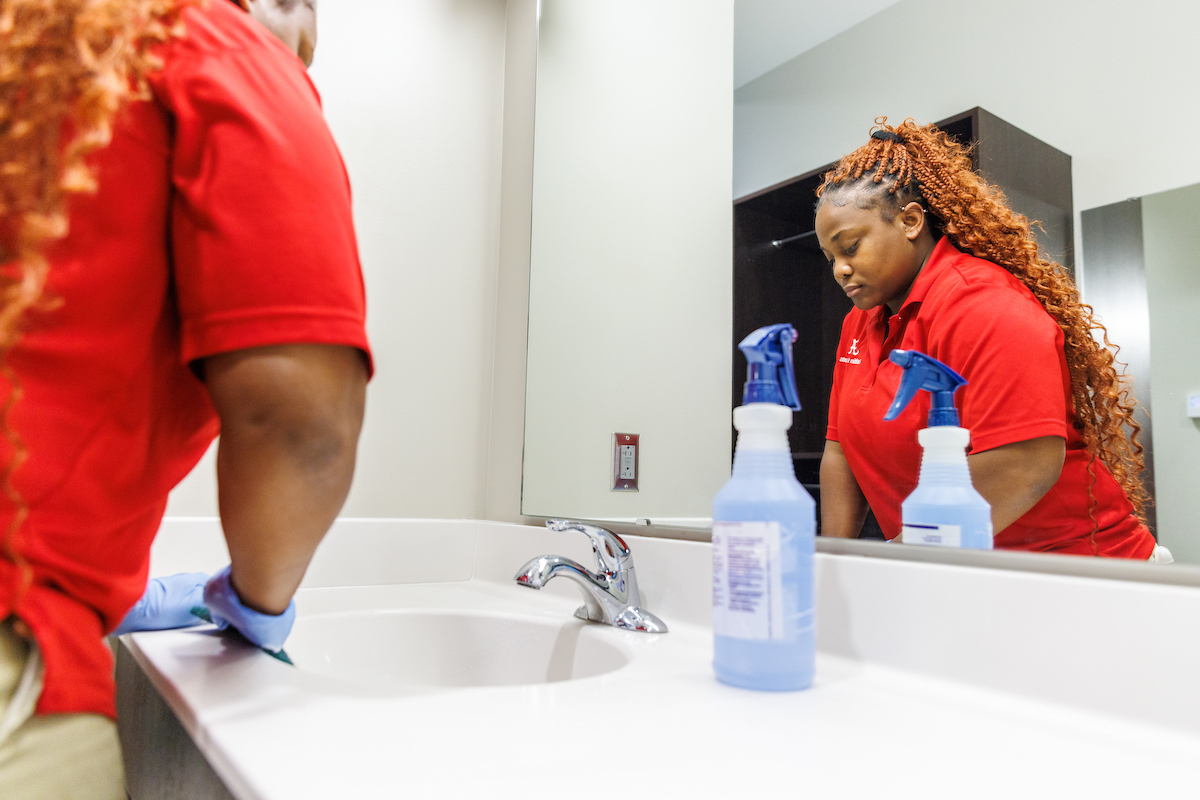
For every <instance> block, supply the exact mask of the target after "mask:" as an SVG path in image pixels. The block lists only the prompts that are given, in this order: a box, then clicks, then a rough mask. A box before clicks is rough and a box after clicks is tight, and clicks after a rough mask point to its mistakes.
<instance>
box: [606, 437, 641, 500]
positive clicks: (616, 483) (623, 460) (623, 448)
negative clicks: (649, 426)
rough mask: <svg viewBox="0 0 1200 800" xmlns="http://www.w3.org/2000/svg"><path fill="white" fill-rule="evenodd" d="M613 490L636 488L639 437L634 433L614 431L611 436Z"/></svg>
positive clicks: (633, 489) (628, 490)
mask: <svg viewBox="0 0 1200 800" xmlns="http://www.w3.org/2000/svg"><path fill="white" fill-rule="evenodd" d="M612 440H613V483H612V491H614V492H636V491H637V490H638V478H639V477H640V476H639V475H638V449H639V444H640V440H641V437H640V436H639V435H638V434H636V433H614V434H613V437H612Z"/></svg>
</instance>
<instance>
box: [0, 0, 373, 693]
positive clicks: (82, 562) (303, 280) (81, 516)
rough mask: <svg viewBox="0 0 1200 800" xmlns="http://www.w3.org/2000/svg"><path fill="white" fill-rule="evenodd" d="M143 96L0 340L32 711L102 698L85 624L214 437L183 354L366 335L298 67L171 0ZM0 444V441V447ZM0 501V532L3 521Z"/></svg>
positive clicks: (132, 583) (6, 516)
mask: <svg viewBox="0 0 1200 800" xmlns="http://www.w3.org/2000/svg"><path fill="white" fill-rule="evenodd" d="M183 24H184V26H185V31H186V33H185V35H184V36H183V37H182V38H179V39H176V40H173V41H172V42H170V43H169V44H167V45H166V46H165V47H164V48H162V51H161V55H162V57H163V60H164V65H163V68H162V69H161V70H160V71H158V72H155V73H153V74H152V75H151V76H150V84H151V89H152V91H153V98H152V99H150V100H148V101H144V102H133V103H129V104H128V105H127V106H126V107H124V108H122V109H121V110H120V112H119V113H118V116H117V119H116V121H115V125H114V132H113V139H112V143H111V145H109V146H108V147H107V148H105V149H104V150H102V151H100V152H99V153H97V154H96V156H95V158H94V159H93V163H94V165H95V168H96V172H97V177H98V179H99V186H100V188H99V192H98V193H97V194H95V195H92V196H84V197H79V198H76V199H75V200H73V202H72V205H71V207H70V212H71V219H70V223H71V228H70V235H69V236H68V238H67V239H66V240H64V241H62V242H60V243H58V244H57V245H56V246H55V247H53V248H51V249H50V250H49V251H48V252H47V255H48V257H49V258H50V262H51V272H50V284H49V288H48V294H49V296H51V297H53V298H56V299H58V300H59V301H60V302H59V303H58V305H57V307H55V308H53V309H50V310H47V311H42V312H38V313H36V314H30V315H29V317H28V320H27V322H28V324H27V326H26V330H25V333H24V335H23V336H22V338H21V340H20V342H19V343H18V345H17V346H16V347H15V348H14V349H13V351H12V352H11V353H10V354H9V359H8V361H9V364H10V365H11V366H12V368H13V370H14V371H15V373H16V374H17V376H18V377H19V379H20V381H21V385H22V387H23V391H24V396H23V397H22V398H21V400H20V402H19V403H18V404H17V406H16V407H15V409H14V410H13V413H12V418H11V423H12V428H13V429H14V430H15V431H16V432H17V433H18V434H19V435H20V436H21V438H22V440H23V442H24V444H25V447H26V448H27V450H28V454H29V457H28V460H27V461H25V462H24V463H23V464H22V465H21V466H20V468H19V469H18V471H17V472H16V474H15V476H14V483H15V485H16V488H17V489H18V490H19V491H20V493H21V495H22V497H23V498H24V500H25V501H26V503H27V504H28V506H29V509H30V515H29V517H28V519H26V520H25V522H24V524H23V525H22V526H21V528H20V530H19V535H18V538H17V541H16V549H17V551H18V552H19V553H20V555H21V556H23V558H24V559H25V560H26V561H27V562H28V564H29V566H30V567H31V568H32V577H33V584H32V585H31V586H30V587H29V589H28V591H26V592H24V593H23V594H19V592H18V587H19V586H20V583H21V580H22V577H21V575H20V573H19V570H18V568H17V566H16V565H15V563H14V561H13V560H11V559H6V558H0V618H4V617H5V616H6V615H8V614H9V613H14V614H16V615H18V616H19V617H21V618H22V619H23V620H24V621H25V622H27V623H28V624H29V626H30V628H31V629H32V630H33V633H34V636H35V638H36V639H37V642H38V645H39V647H40V648H41V651H42V655H43V658H44V663H45V667H46V672H45V688H44V690H43V692H42V695H41V698H40V700H39V702H38V708H37V710H38V713H54V712H93V713H101V714H109V715H112V714H113V712H114V709H113V682H112V659H111V655H110V654H109V652H108V649H107V648H106V647H105V644H104V641H103V638H102V636H103V634H104V632H105V631H108V630H111V629H112V628H114V627H115V626H116V625H117V623H118V622H120V620H121V618H122V617H123V616H124V614H125V612H126V611H127V610H128V609H129V608H130V606H132V605H133V603H134V602H135V601H136V600H137V599H138V598H139V597H140V596H141V594H142V591H143V590H144V589H145V587H146V579H147V570H148V565H149V550H150V542H151V541H152V540H153V538H154V534H155V532H156V531H157V530H158V525H159V521H160V519H161V517H162V514H163V510H164V508H165V507H166V502H167V493H168V492H169V491H170V490H171V488H172V487H173V486H174V485H175V484H176V483H177V482H178V481H179V480H180V479H181V478H183V477H184V476H185V475H186V474H187V473H188V472H189V471H190V470H191V468H192V466H193V465H195V463H196V462H197V460H198V459H199V458H200V457H201V455H203V453H204V451H205V449H206V448H207V447H208V445H209V443H210V442H211V441H212V439H213V437H214V436H215V435H216V434H217V430H218V422H217V418H216V415H215V413H214V411H213V408H212V404H211V403H210V401H209V398H208V393H207V391H206V389H205V387H204V385H203V384H202V383H201V382H200V381H199V380H197V378H196V377H195V375H193V374H192V372H191V370H190V369H189V367H188V364H189V362H191V361H193V360H195V359H201V358H204V357H206V356H210V355H215V354H218V353H224V352H230V351H233V350H241V349H245V348H250V347H258V346H264V345H271V344H294V343H315V344H336V345H347V346H351V347H356V348H360V349H362V350H363V351H364V352H365V351H366V350H367V347H368V345H367V338H366V333H365V328H364V315H365V308H364V305H365V301H364V294H363V282H362V274H361V271H360V269H359V263H358V253H357V246H356V243H355V236H354V226H353V222H352V219H351V209H350V187H349V182H348V180H347V176H346V172H345V169H344V167H343V166H342V161H341V157H340V155H339V154H338V150H337V147H336V145H335V144H334V141H333V138H332V136H331V135H330V133H329V129H328V127H327V126H326V125H325V121H324V119H323V117H322V114H321V107H320V100H319V98H318V97H317V93H316V90H315V89H314V88H313V86H312V84H311V83H310V82H309V80H308V75H307V73H306V72H305V69H304V65H303V64H302V63H301V62H300V60H299V59H297V58H296V56H295V55H294V54H293V53H292V52H291V51H289V50H288V49H287V48H286V47H284V46H283V45H282V44H281V43H280V42H279V41H278V40H276V39H275V37H274V36H272V35H271V34H270V33H269V32H267V31H266V29H264V28H263V27H262V26H261V25H259V24H258V23H256V22H254V21H253V20H252V19H251V18H250V17H249V16H248V15H246V14H245V13H243V12H242V11H240V10H238V9H237V8H236V7H234V6H232V5H230V4H228V3H209V4H207V5H206V6H204V7H203V8H202V9H195V8H193V9H189V10H187V11H185V12H184V15H183ZM10 456H11V449H0V463H7V462H8V459H9V458H10ZM13 513H14V511H13V506H12V504H11V502H9V501H8V500H7V499H4V500H3V503H2V504H0V530H4V529H5V528H7V527H8V525H9V523H10V521H11V520H12V518H13Z"/></svg>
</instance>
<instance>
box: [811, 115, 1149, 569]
mask: <svg viewBox="0 0 1200 800" xmlns="http://www.w3.org/2000/svg"><path fill="white" fill-rule="evenodd" d="M875 124H876V126H875V128H873V129H872V133H873V134H878V135H873V136H872V137H871V139H870V141H868V142H867V144H865V145H863V146H862V147H860V148H858V149H857V150H855V151H854V152H853V153H851V154H850V155H848V156H845V157H844V158H842V159H841V160H840V161H839V162H838V163H837V166H835V167H834V168H833V169H832V170H831V171H830V172H828V173H826V175H825V179H824V181H823V182H822V184H821V187H820V188H819V189H818V190H817V196H818V198H820V199H819V200H818V206H819V205H820V204H821V203H823V202H825V201H826V200H827V199H828V198H829V196H830V192H837V191H841V190H851V189H853V190H855V191H858V190H866V195H865V196H864V197H861V198H860V204H861V201H862V200H865V201H866V204H867V205H866V207H873V206H875V205H881V204H886V206H887V207H886V208H884V209H883V211H884V212H885V213H892V212H895V211H899V209H900V208H901V207H903V206H904V205H905V204H907V203H908V202H909V201H911V200H916V201H918V202H921V203H922V205H924V206H925V208H926V209H927V210H928V211H929V213H930V214H931V215H932V216H933V218H934V219H933V223H934V227H936V228H938V229H940V231H941V232H942V233H944V234H945V235H946V236H947V237H949V239H950V241H951V242H952V243H953V244H954V246H955V247H957V248H958V249H959V250H962V251H963V252H966V253H970V254H971V255H974V256H977V257H978V258H983V259H987V260H988V261H991V262H992V263H994V264H998V265H999V266H1001V267H1003V268H1004V269H1006V270H1008V271H1009V272H1011V273H1012V274H1013V275H1014V276H1016V277H1017V278H1018V279H1019V280H1020V281H1021V282H1022V283H1023V284H1025V286H1027V287H1029V290H1030V291H1031V292H1033V296H1034V297H1036V298H1037V299H1038V302H1039V303H1041V305H1042V307H1043V308H1044V309H1046V313H1048V314H1049V315H1050V316H1051V317H1053V319H1054V321H1055V322H1057V323H1058V326H1059V327H1060V328H1061V329H1062V331H1063V337H1064V343H1063V349H1064V351H1065V354H1066V360H1067V366H1068V369H1069V371H1070V377H1071V395H1072V396H1071V399H1072V401H1073V410H1074V413H1075V422H1074V424H1075V428H1076V430H1078V431H1079V435H1080V437H1081V438H1082V439H1083V442H1084V445H1085V446H1086V447H1087V449H1088V452H1089V453H1090V454H1091V455H1092V460H1091V461H1089V464H1088V472H1089V474H1090V475H1091V476H1092V478H1093V484H1094V480H1095V472H1094V470H1093V468H1092V464H1093V463H1094V461H1095V459H1096V458H1099V459H1100V460H1101V461H1102V462H1103V463H1104V465H1105V466H1106V467H1108V469H1109V470H1110V471H1111V472H1112V474H1113V477H1115V478H1116V479H1117V481H1118V482H1119V483H1120V484H1121V486H1122V488H1123V489H1124V490H1125V493H1126V494H1127V495H1128V496H1129V500H1130V502H1132V503H1133V507H1134V510H1135V511H1136V513H1137V515H1138V518H1139V519H1141V520H1142V522H1143V523H1145V520H1146V517H1145V509H1146V505H1147V504H1148V503H1149V500H1150V499H1149V496H1148V495H1147V493H1146V490H1145V488H1144V487H1143V486H1142V482H1141V479H1140V474H1141V472H1142V470H1143V468H1144V460H1143V455H1142V450H1143V448H1142V445H1141V444H1140V443H1139V442H1138V436H1139V434H1140V433H1141V426H1140V425H1138V423H1137V421H1136V420H1135V419H1134V417H1133V412H1134V407H1135V406H1136V400H1135V399H1134V397H1133V393H1132V391H1131V390H1130V387H1129V382H1128V379H1127V378H1126V377H1125V376H1124V375H1123V374H1121V373H1118V372H1117V370H1116V364H1117V362H1116V360H1115V357H1114V350H1117V349H1119V348H1115V347H1114V346H1113V345H1112V344H1111V342H1109V340H1108V331H1107V330H1105V328H1104V326H1103V325H1101V324H1100V323H1099V322H1098V321H1096V319H1095V317H1094V315H1093V311H1092V308H1091V306H1089V305H1087V304H1086V303H1083V302H1081V301H1080V298H1079V290H1078V289H1077V288H1076V286H1075V281H1074V280H1073V279H1072V278H1071V276H1070V274H1069V273H1068V272H1067V271H1066V270H1065V269H1064V268H1063V267H1062V265H1060V264H1058V263H1056V262H1053V261H1049V260H1047V259H1045V258H1042V257H1041V256H1040V255H1039V254H1038V244H1037V240H1036V239H1035V238H1034V237H1033V234H1032V233H1031V232H1030V223H1029V220H1027V219H1026V218H1025V217H1024V216H1023V215H1021V214H1018V213H1016V212H1014V211H1013V210H1012V208H1010V207H1009V205H1008V201H1007V199H1006V198H1005V196H1004V193H1003V192H1002V191H1001V190H1000V188H999V187H997V186H994V185H992V184H989V183H988V182H987V181H985V180H984V179H983V178H982V177H980V176H979V174H978V173H976V172H975V171H974V170H973V169H972V168H971V156H970V150H969V149H968V148H967V147H965V146H963V145H961V144H959V143H958V142H956V141H955V140H953V139H951V138H950V137H949V136H947V134H946V133H945V132H943V131H941V130H938V128H937V127H936V126H934V125H917V124H916V123H914V122H913V121H912V120H911V119H908V120H905V121H904V122H903V123H901V124H900V125H898V126H896V127H894V128H893V127H891V126H889V125H888V124H887V118H886V117H881V118H879V119H877V120H876V121H875ZM880 131H883V132H885V133H883V134H879V132H880ZM864 181H865V182H864ZM1098 341H1102V342H1103V343H1104V344H1103V345H1100V344H1099V343H1098ZM1126 431H1128V433H1126ZM1091 492H1092V489H1091V486H1089V487H1088V495H1089V498H1090V500H1091V508H1092V509H1094V506H1095V498H1094V496H1092V494H1091ZM1090 513H1091V510H1089V514H1090ZM1094 525H1095V518H1094V516H1093V526H1094ZM1094 535H1095V530H1094V529H1093V546H1094V545H1095V541H1094Z"/></svg>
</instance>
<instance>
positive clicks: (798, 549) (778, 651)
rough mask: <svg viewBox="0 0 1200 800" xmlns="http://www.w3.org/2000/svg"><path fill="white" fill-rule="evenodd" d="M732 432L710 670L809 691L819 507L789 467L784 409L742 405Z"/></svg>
mask: <svg viewBox="0 0 1200 800" xmlns="http://www.w3.org/2000/svg"><path fill="white" fill-rule="evenodd" d="M788 344H789V345H790V342H789V343H788ZM734 424H735V425H736V426H737V428H738V431H739V436H738V447H737V451H736V453H735V455H734V461H733V476H732V477H731V478H730V480H729V482H728V483H726V484H725V486H724V487H723V488H722V489H721V491H720V492H718V493H717V496H716V498H714V500H713V543H714V545H713V553H714V556H713V590H714V596H713V604H714V607H713V634H714V635H713V670H714V671H715V672H716V675H717V679H718V680H720V681H721V682H723V683H727V684H730V685H733V686H740V687H743V688H746V689H758V690H765V691H788V690H796V689H806V688H808V687H809V686H811V685H812V681H813V673H814V670H815V658H816V629H815V625H814V613H813V604H814V591H813V552H814V550H815V546H816V545H815V542H816V539H815V535H816V504H815V503H814V502H813V499H812V497H811V496H809V494H808V492H807V491H805V490H804V487H803V486H801V485H800V482H799V481H797V480H796V473H795V470H794V468H793V466H792V455H791V448H790V447H789V446H788V440H787V429H788V428H789V427H791V410H790V409H789V408H788V407H787V406H782V405H773V404H768V403H755V404H751V405H745V406H741V407H740V408H737V409H735V411H734ZM756 523H757V524H756Z"/></svg>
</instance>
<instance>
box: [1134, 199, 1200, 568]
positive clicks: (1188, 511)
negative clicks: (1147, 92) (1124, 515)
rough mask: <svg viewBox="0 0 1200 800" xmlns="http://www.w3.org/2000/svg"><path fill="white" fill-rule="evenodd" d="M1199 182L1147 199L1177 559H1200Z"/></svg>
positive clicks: (1158, 455) (1153, 345) (1160, 445)
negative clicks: (1192, 399)
mask: <svg viewBox="0 0 1200 800" xmlns="http://www.w3.org/2000/svg"><path fill="white" fill-rule="evenodd" d="M1197 220H1200V186H1189V187H1187V188H1185V189H1177V190H1175V191H1171V192H1163V193H1161V194H1153V195H1150V196H1149V197H1143V198H1142V242H1143V247H1144V248H1145V256H1146V290H1147V297H1148V301H1149V305H1150V395H1151V408H1152V409H1153V412H1154V428H1153V436H1154V468H1155V474H1154V480H1155V488H1156V490H1157V491H1156V494H1157V497H1158V530H1159V532H1160V533H1159V535H1160V537H1161V541H1162V543H1163V544H1165V545H1166V546H1167V547H1169V548H1170V549H1171V552H1172V553H1173V554H1174V555H1175V558H1176V560H1178V561H1186V562H1189V563H1193V564H1194V563H1198V562H1200V491H1198V490H1200V419H1189V418H1188V416H1187V414H1186V405H1185V403H1186V402H1187V393H1188V392H1200V356H1198V355H1197V352H1196V351H1197V345H1198V344H1200V263H1198V262H1200V226H1197V224H1196V223H1197Z"/></svg>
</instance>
